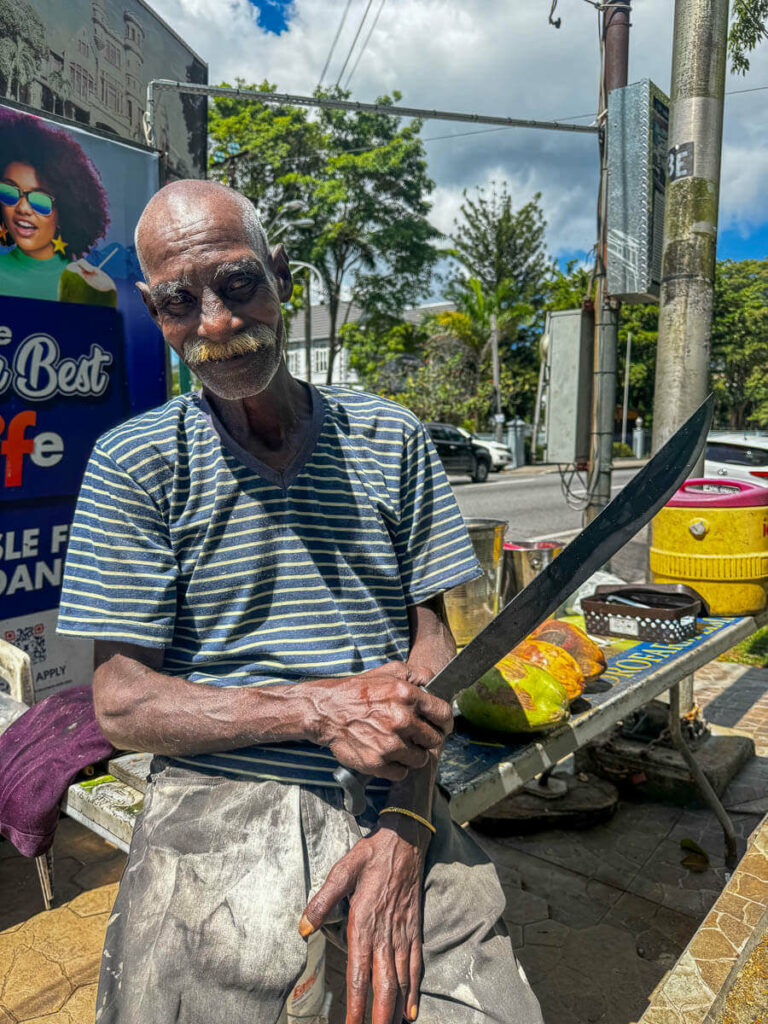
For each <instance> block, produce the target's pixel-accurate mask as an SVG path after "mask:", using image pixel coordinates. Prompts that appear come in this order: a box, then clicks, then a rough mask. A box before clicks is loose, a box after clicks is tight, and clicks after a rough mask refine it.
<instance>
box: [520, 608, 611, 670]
mask: <svg viewBox="0 0 768 1024" xmlns="http://www.w3.org/2000/svg"><path fill="white" fill-rule="evenodd" d="M526 640H543V641H545V643H548V644H554V646H555V647H561V648H562V649H563V650H564V651H567V653H568V654H570V656H571V657H572V658H574V659H575V660H576V661H577V662H578V665H579V668H580V669H581V671H582V672H583V673H584V681H585V683H592V682H594V681H595V679H597V678H598V677H599V676H601V675H602V674H603V672H605V669H606V661H605V655H604V654H603V652H602V650H601V649H600V648H599V647H598V646H597V644H596V643H594V642H593V641H592V640H590V639H589V637H588V636H587V634H586V633H585V632H584V630H583V629H579V627H578V626H574V625H572V623H570V622H560V621H559V620H558V619H547V620H546V621H544V622H542V624H541V625H540V626H537V627H536V629H534V631H533V632H532V633H531V634H530V636H528V637H526ZM524 642H525V641H524Z"/></svg>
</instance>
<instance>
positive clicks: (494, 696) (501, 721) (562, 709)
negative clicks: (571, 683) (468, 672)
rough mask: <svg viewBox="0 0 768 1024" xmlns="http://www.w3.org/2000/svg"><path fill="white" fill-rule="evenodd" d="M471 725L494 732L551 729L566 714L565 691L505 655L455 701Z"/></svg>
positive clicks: (531, 667) (534, 667)
mask: <svg viewBox="0 0 768 1024" xmlns="http://www.w3.org/2000/svg"><path fill="white" fill-rule="evenodd" d="M456 702H457V704H458V706H459V711H460V712H461V713H462V715H463V716H464V718H466V720H467V721H468V722H470V723H471V724H472V725H476V726H478V727H480V728H482V729H493V730H495V731H496V732H540V731H542V730H546V729H553V728H554V727H555V726H557V725H560V723H561V722H564V721H566V719H567V718H568V715H569V710H568V703H569V697H568V692H567V690H566V689H565V687H564V686H563V685H562V683H559V682H558V681H557V680H556V679H555V678H554V676H551V675H550V674H549V672H547V671H546V670H545V669H543V668H539V666H538V665H531V664H528V663H527V662H525V661H523V660H522V659H521V658H518V657H517V656H516V655H514V654H508V655H507V656H506V658H502V660H501V661H500V662H498V664H496V665H495V666H494V667H493V668H492V669H490V670H489V671H488V672H486V673H485V675H484V676H481V677H480V679H478V680H477V682H476V683H474V684H473V685H472V686H470V687H469V688H468V689H467V690H462V692H461V693H460V694H459V695H458V697H457V698H456Z"/></svg>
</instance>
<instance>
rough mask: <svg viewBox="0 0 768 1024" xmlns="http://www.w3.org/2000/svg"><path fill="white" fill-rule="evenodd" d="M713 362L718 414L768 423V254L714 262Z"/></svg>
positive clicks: (732, 420)
mask: <svg viewBox="0 0 768 1024" xmlns="http://www.w3.org/2000/svg"><path fill="white" fill-rule="evenodd" d="M711 365H712V386H713V389H714V391H715V395H716V397H717V405H718V414H719V416H720V417H723V418H725V417H727V418H728V421H729V424H730V426H731V428H732V429H734V430H741V429H743V428H744V427H746V425H747V424H748V423H750V422H752V423H756V424H757V425H758V426H765V425H768V408H766V405H767V404H768V259H764V260H738V261H736V260H722V261H721V262H719V263H718V264H717V267H716V270H715V299H714V307H713V311H712V364H711Z"/></svg>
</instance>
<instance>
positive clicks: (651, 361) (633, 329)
mask: <svg viewBox="0 0 768 1024" xmlns="http://www.w3.org/2000/svg"><path fill="white" fill-rule="evenodd" d="M627 334H631V335H632V351H631V353H630V358H629V405H630V408H632V409H635V410H637V412H638V413H639V414H640V415H641V416H642V417H643V421H644V423H645V425H646V426H649V425H650V422H651V420H652V418H653V389H654V385H655V379H656V343H657V341H658V338H659V307H658V306H656V305H654V304H652V303H648V304H647V305H637V306H630V305H623V306H622V307H621V312H620V314H619V351H618V353H617V355H618V367H617V370H618V376H617V380H616V387H617V399H618V401H619V403H621V401H622V396H623V394H624V392H623V387H624V369H625V364H626V355H627Z"/></svg>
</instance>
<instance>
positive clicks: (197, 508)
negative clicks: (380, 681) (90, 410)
mask: <svg viewBox="0 0 768 1024" xmlns="http://www.w3.org/2000/svg"><path fill="white" fill-rule="evenodd" d="M310 395H311V399H312V420H311V427H310V430H309V432H308V436H307V439H306V443H305V444H304V447H303V449H302V450H301V451H300V452H299V453H298V454H297V456H296V458H295V460H294V461H293V463H292V464H291V465H290V466H289V468H288V469H286V470H285V471H284V472H282V473H280V472H277V471H275V470H273V469H270V468H269V467H268V466H266V465H264V463H262V462H261V461H260V460H258V459H257V458H255V457H254V456H253V455H251V454H250V453H249V452H247V451H245V450H244V449H243V448H242V447H240V445H238V444H237V442H236V441H235V440H234V439H233V438H232V437H231V436H230V435H229V434H228V433H227V431H226V429H225V428H224V427H223V425H222V424H221V423H220V422H219V421H218V420H217V418H216V416H215V414H214V412H213V410H212V408H211V407H210V405H209V404H208V402H207V401H206V399H205V397H204V396H203V395H200V394H197V393H193V394H188V395H183V396H181V397H179V398H174V399H173V400H172V401H170V402H168V403H167V404H166V405H164V406H162V408H160V409H155V410H152V411H151V412H148V413H144V414H143V415H141V416H138V417H136V418H135V419H132V420H130V421H129V422H127V423H124V424H122V425H121V426H119V427H116V428H114V429H113V430H110V431H109V432H108V433H107V434H105V435H104V436H103V437H101V438H100V439H99V440H98V441H97V443H96V446H95V447H94V450H93V453H92V455H91V458H90V461H89V463H88V466H87V469H86V473H85V477H84V479H83V483H82V487H81V489H80V496H79V498H78V502H77V508H76V511H75V518H74V522H73V525H72V530H71V534H70V541H69V547H68V551H67V561H66V568H65V573H64V584H63V589H62V597H61V609H60V614H59V624H58V629H59V632H60V633H65V634H70V635H75V636H84V637H93V638H95V639H104V640H112V641H123V642H126V643H133V644H140V645H146V646H149V647H161V648H163V649H164V660H163V665H162V671H163V672H165V673H167V674H169V675H176V676H183V677H185V678H186V679H189V680H191V681H192V682H197V683H209V684H213V685H216V686H262V685H266V684H274V683H295V682H299V681H300V680H302V679H308V678H322V677H328V676H347V675H352V674H355V673H358V672H362V671H364V670H366V669H370V668H374V667H376V666H377V665H380V664H382V663H383V662H385V661H388V660H390V659H400V660H405V659H406V658H407V657H408V652H409V628H408V611H407V607H408V606H409V605H414V604H418V603H420V602H422V601H425V600H427V599H428V598H430V597H432V596H434V595H435V594H438V593H440V592H441V591H445V590H448V589H450V588H451V587H455V586H457V585H458V584H460V583H463V582H465V581H467V580H470V579H473V578H474V577H476V576H477V575H479V574H480V571H481V570H480V567H479V565H478V563H477V560H476V559H475V556H474V552H473V549H472V544H471V542H470V540H469V537H468V535H467V531H466V529H465V526H464V522H463V520H462V518H461V514H460V513H459V510H458V508H457V506H456V502H455V500H454V497H453V493H452V491H451V489H450V486H449V484H448V481H447V479H446V476H445V473H444V471H443V468H442V466H441V464H440V461H439V459H438V457H437V455H436V453H435V450H434V448H433V446H432V444H431V442H430V440H429V438H428V436H427V434H426V431H425V430H424V428H423V427H422V426H421V424H420V423H419V421H418V420H417V419H416V418H415V417H414V416H413V415H412V414H411V413H409V412H408V411H407V410H405V409H403V408H402V407H400V406H399V405H396V404H395V403H394V402H388V401H386V400H384V399H382V398H378V397H375V396H373V395H368V394H364V393H362V392H357V391H351V390H348V389H346V388H338V387H323V388H311V389H310ZM176 760H178V761H179V762H182V763H184V764H185V765H188V766H194V767H196V768H198V769H199V770H201V771H205V770H206V769H208V770H209V771H210V770H217V771H221V770H223V771H225V772H231V773H237V774H245V775H252V776H255V777H258V778H272V779H281V780H291V781H301V782H306V783H311V784H316V785H328V784H332V783H333V776H332V773H333V770H334V769H335V768H336V767H337V762H336V760H335V758H334V757H333V755H332V754H331V753H330V751H328V750H325V749H323V748H321V747H318V746H315V745H313V744H311V743H308V742H307V743H282V744H270V745H259V746H253V747H247V748H241V749H238V750H233V751H227V752H226V753H214V754H198V755H190V756H188V757H183V758H182V757H179V758H176Z"/></svg>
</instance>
